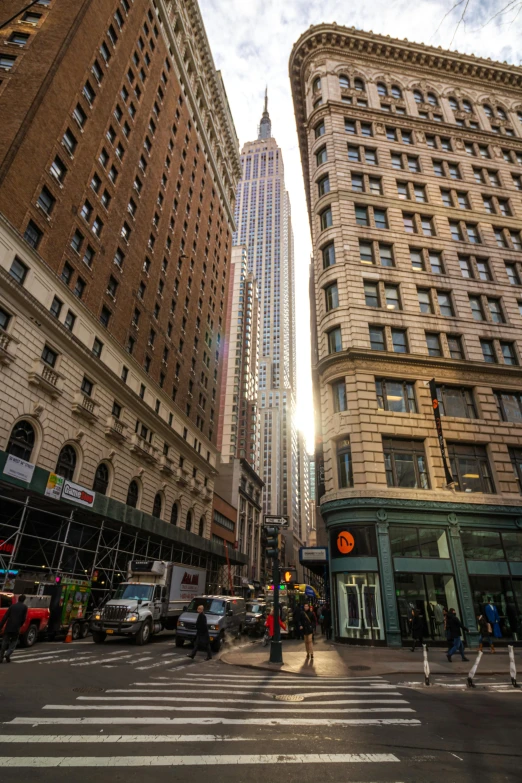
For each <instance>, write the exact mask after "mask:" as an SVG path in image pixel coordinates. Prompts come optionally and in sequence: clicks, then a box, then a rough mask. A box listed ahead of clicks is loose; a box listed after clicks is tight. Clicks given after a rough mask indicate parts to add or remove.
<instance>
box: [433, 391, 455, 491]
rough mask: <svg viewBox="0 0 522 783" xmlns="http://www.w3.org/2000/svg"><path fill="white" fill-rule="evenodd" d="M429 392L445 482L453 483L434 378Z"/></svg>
mask: <svg viewBox="0 0 522 783" xmlns="http://www.w3.org/2000/svg"><path fill="white" fill-rule="evenodd" d="M430 394H431V406H432V408H433V415H434V417H435V428H436V430H437V440H438V441H439V447H440V453H441V457H442V464H443V466H444V475H445V476H446V484H447V485H448V486H450V484H454V483H455V481H454V479H453V476H452V475H451V471H450V469H449V466H448V460H447V457H446V446H445V445H444V435H443V434H442V420H441V418H440V408H439V397H438V394H437V384H436V383H435V379H434V378H432V380H431V381H430Z"/></svg>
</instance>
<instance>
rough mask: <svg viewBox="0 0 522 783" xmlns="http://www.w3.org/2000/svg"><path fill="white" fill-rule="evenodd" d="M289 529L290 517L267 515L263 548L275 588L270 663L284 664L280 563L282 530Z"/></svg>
mask: <svg viewBox="0 0 522 783" xmlns="http://www.w3.org/2000/svg"><path fill="white" fill-rule="evenodd" d="M287 527H288V517H286V516H271V515H268V514H265V518H264V525H263V540H262V543H263V547H264V549H265V555H266V557H267V558H269V559H270V560H272V582H273V587H274V634H273V636H272V640H271V643H270V663H283V649H282V644H281V628H280V626H279V619H280V609H279V589H280V588H279V586H280V583H281V575H280V563H279V558H280V554H281V530H282V529H285V528H287Z"/></svg>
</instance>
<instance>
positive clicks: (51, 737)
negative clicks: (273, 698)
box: [0, 734, 286, 745]
mask: <svg viewBox="0 0 522 783" xmlns="http://www.w3.org/2000/svg"><path fill="white" fill-rule="evenodd" d="M275 739H286V738H283V737H275ZM48 742H49V743H63V742H66V743H67V744H71V743H75V742H76V743H90V742H93V743H94V742H95V743H96V744H100V743H101V744H103V743H105V744H111V743H122V742H130V743H136V742H138V743H139V742H147V743H148V742H252V739H251V738H250V737H228V736H227V735H224V734H4V735H0V745H17V744H19V743H20V744H25V743H35V744H40V745H45V744H47V743H48Z"/></svg>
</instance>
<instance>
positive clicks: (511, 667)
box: [508, 644, 520, 688]
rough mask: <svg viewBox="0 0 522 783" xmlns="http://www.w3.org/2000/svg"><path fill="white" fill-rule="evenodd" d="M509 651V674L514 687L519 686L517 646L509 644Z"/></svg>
mask: <svg viewBox="0 0 522 783" xmlns="http://www.w3.org/2000/svg"><path fill="white" fill-rule="evenodd" d="M508 653H509V675H510V677H511V685H512V686H513V688H519V687H520V686H519V685H517V667H516V664H515V648H514V647H513V645H512V644H508Z"/></svg>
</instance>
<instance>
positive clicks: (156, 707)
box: [42, 702, 415, 713]
mask: <svg viewBox="0 0 522 783" xmlns="http://www.w3.org/2000/svg"><path fill="white" fill-rule="evenodd" d="M403 703H406V704H407V703H408V702H403ZM279 704H280V702H274V703H273V704H271V705H270V707H251V706H248V707H208V706H206V705H205V706H202V707H178V706H177V705H174V706H164V705H162V704H158V705H155V704H143V705H140V710H160V711H162V712H169V711H171V710H175V711H176V712H201V711H202V710H204V709H206V710H208V711H209V712H276V711H277V712H278V713H280V712H328V713H329V712H415V710H414V709H412V708H411V707H369V708H368V709H366V708H363V707H353V708H352V707H350V708H348V709H336V708H335V707H333V705H332V706H329V707H328V709H315V708H312V709H310V708H308V707H307V708H300V707H290V708H288V709H287V708H286V707H283V706H279ZM42 709H44V710H135V709H136V705H135V704H46V705H45V706H44V707H42Z"/></svg>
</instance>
